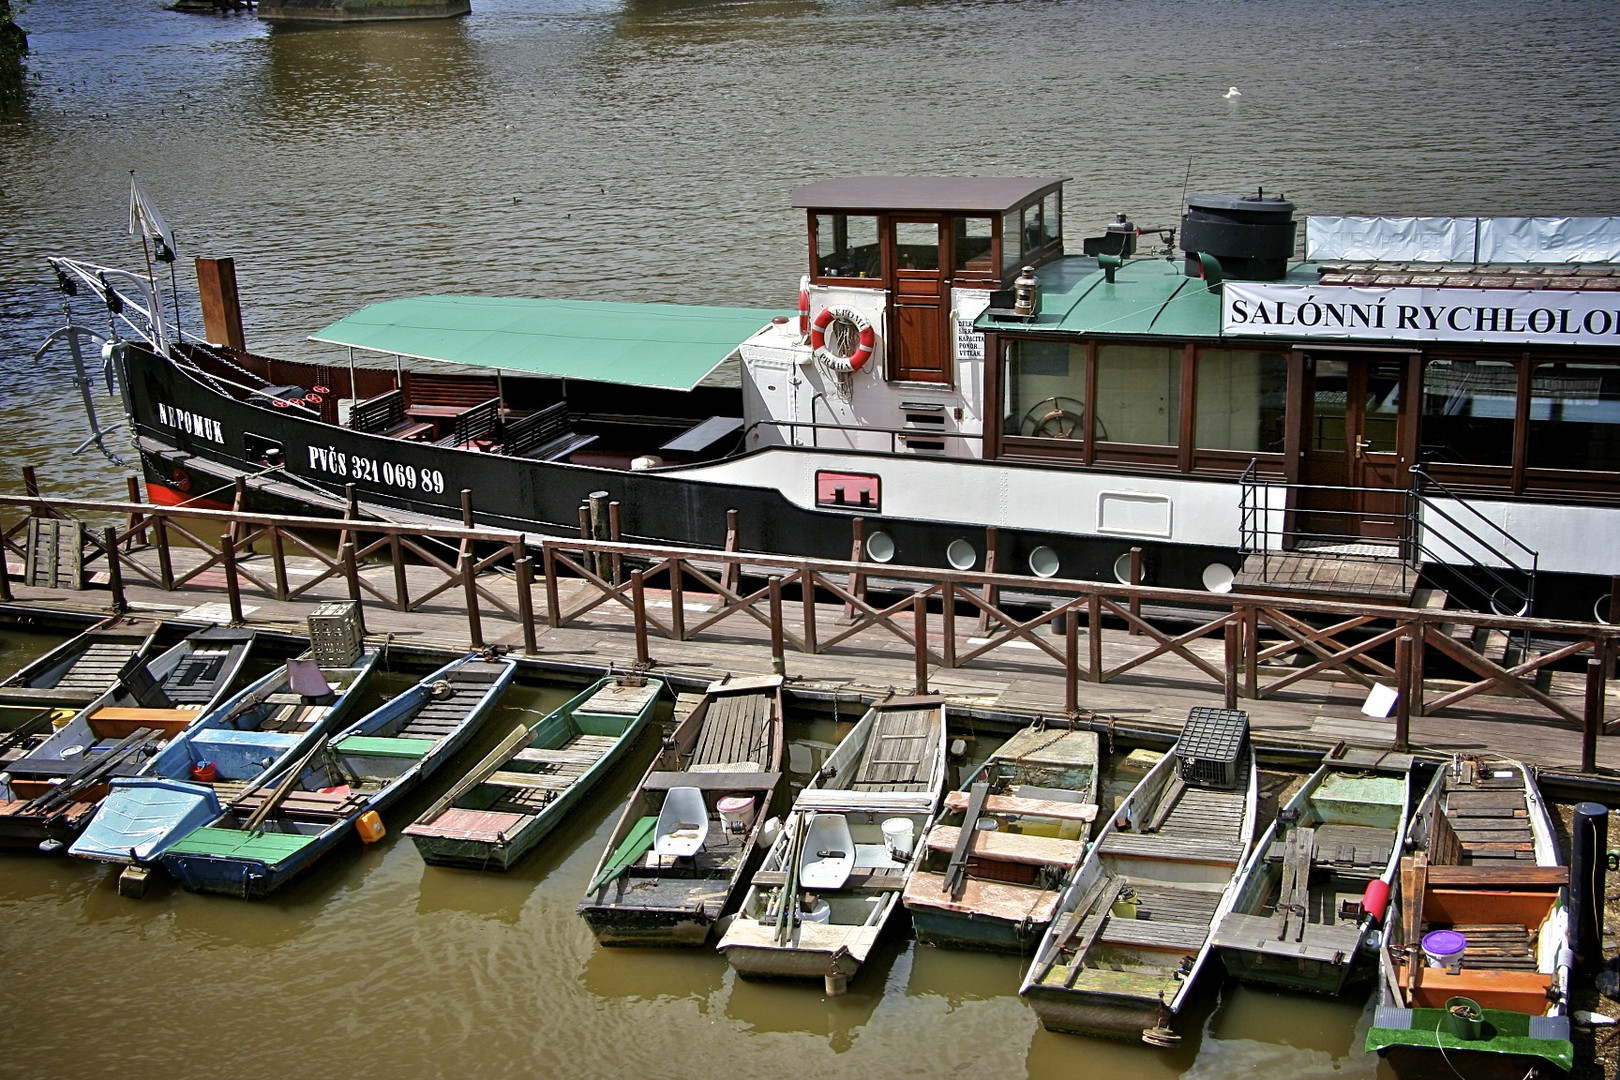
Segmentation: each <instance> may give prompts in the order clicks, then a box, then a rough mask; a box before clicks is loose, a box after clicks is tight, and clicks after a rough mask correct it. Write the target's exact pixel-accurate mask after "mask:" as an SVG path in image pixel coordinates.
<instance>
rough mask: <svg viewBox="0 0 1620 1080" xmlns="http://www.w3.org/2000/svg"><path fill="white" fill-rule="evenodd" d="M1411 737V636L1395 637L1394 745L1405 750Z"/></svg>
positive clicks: (1401, 750)
mask: <svg viewBox="0 0 1620 1080" xmlns="http://www.w3.org/2000/svg"><path fill="white" fill-rule="evenodd" d="M1411 737H1412V636H1411V635H1410V634H1402V635H1400V636H1399V637H1397V638H1396V639H1395V745H1394V749H1396V750H1398V751H1400V752H1401V753H1405V752H1406V748H1407V746H1408V745H1409V744H1410V741H1411Z"/></svg>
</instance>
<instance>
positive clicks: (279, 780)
mask: <svg viewBox="0 0 1620 1080" xmlns="http://www.w3.org/2000/svg"><path fill="white" fill-rule="evenodd" d="M516 670H517V663H516V662H515V661H513V660H509V659H504V658H493V659H492V658H487V657H485V656H483V655H481V654H478V653H473V654H470V655H468V656H465V657H462V658H461V659H459V660H455V661H452V662H451V663H449V664H446V665H445V666H444V667H442V668H440V669H439V670H437V671H435V672H433V674H431V675H429V676H427V677H426V678H424V679H423V680H422V681H421V682H419V683H417V684H416V685H415V686H413V687H411V688H410V689H409V690H407V691H405V692H404V693H403V694H400V695H399V696H398V697H396V698H394V699H393V700H392V701H389V702H388V703H387V704H385V705H383V706H382V707H381V708H379V709H377V710H375V711H373V712H372V713H370V714H369V715H367V716H366V717H364V718H363V719H361V720H360V721H358V722H357V723H355V724H352V725H351V726H349V727H348V728H346V729H344V730H343V731H341V732H339V733H338V734H336V735H334V736H332V737H331V738H329V739H327V738H320V739H317V740H316V741H315V744H314V745H313V746H311V747H310V749H309V750H308V751H306V752H305V753H304V754H302V755H301V756H299V757H298V758H297V759H296V760H294V761H292V762H290V763H289V764H288V765H287V766H286V767H284V768H283V769H281V770H279V771H278V772H276V773H274V774H272V775H269V776H267V777H265V778H264V781H263V782H262V783H260V784H259V785H258V786H257V787H256V788H255V789H254V790H253V791H250V792H246V793H244V794H242V795H239V796H237V797H236V798H234V799H232V800H231V801H230V803H229V804H227V805H226V807H225V811H224V813H222V814H221V815H220V816H219V817H218V818H217V819H215V820H214V821H212V822H210V823H209V824H208V825H205V826H203V827H202V828H200V829H195V830H193V831H192V832H191V833H189V834H188V835H186V836H185V837H183V838H182V839H180V840H179V841H177V842H176V843H174V844H173V845H172V846H170V848H169V849H168V850H167V851H165V852H164V853H163V855H162V857H161V858H162V862H163V868H164V869H165V870H166V871H168V873H169V875H170V876H171V877H173V878H174V879H175V880H176V881H178V882H180V884H181V885H183V886H185V887H186V888H187V889H190V890H192V891H194V892H212V893H222V894H224V895H227V896H241V897H253V898H257V897H263V896H268V895H269V894H270V893H272V892H274V891H275V890H277V889H279V888H280V887H281V886H283V885H285V884H286V883H287V882H288V881H290V880H292V879H293V878H294V877H296V876H297V875H298V874H300V873H302V872H303V871H305V870H307V869H309V868H310V867H311V866H313V865H314V864H315V863H316V862H317V861H318V860H320V859H321V858H322V857H323V856H325V855H326V854H328V853H329V852H331V851H332V850H333V849H335V848H336V847H337V846H338V845H339V844H340V843H341V842H342V841H343V840H344V839H346V838H347V837H348V836H349V835H350V834H351V833H353V832H356V831H358V828H357V827H366V828H370V829H372V830H378V826H379V825H380V820H379V819H378V818H377V817H376V816H374V815H380V814H382V813H383V812H384V811H386V810H387V809H388V807H389V806H391V805H393V803H394V802H396V801H397V800H398V799H400V798H401V797H402V796H404V795H405V794H406V793H407V792H409V791H411V790H412V789H413V788H415V787H416V786H417V785H418V784H420V783H421V782H422V781H424V780H426V779H427V778H428V777H429V776H431V775H432V774H433V773H434V772H436V771H437V770H438V769H439V768H440V767H442V766H443V765H444V763H445V762H447V761H449V760H450V758H452V757H453V756H455V753H456V752H457V751H458V750H460V749H461V748H462V747H463V746H464V745H465V744H466V743H467V741H468V740H469V739H470V738H471V737H472V735H473V733H474V732H475V731H476V730H477V728H478V725H479V724H480V723H481V722H482V721H483V719H484V718H485V717H486V716H488V715H489V713H490V712H491V710H493V709H494V707H495V704H496V702H497V701H499V700H500V697H501V695H502V694H503V693H504V692H505V691H506V688H507V686H509V685H510V684H511V681H512V677H513V675H514V673H515V672H516ZM378 832H380V830H378ZM377 834H378V833H377V832H374V833H373V835H372V837H371V838H373V839H374V838H375V836H376V835H377Z"/></svg>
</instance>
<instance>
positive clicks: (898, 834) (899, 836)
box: [883, 817, 917, 860]
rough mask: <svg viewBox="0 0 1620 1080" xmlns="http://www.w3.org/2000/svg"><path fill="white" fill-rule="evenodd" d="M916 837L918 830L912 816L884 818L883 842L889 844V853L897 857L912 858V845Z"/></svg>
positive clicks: (902, 858)
mask: <svg viewBox="0 0 1620 1080" xmlns="http://www.w3.org/2000/svg"><path fill="white" fill-rule="evenodd" d="M916 837H917V831H916V828H915V826H913V825H912V824H911V819H910V818H903V817H892V818H884V819H883V842H884V843H885V844H887V845H888V847H889V854H890V855H893V856H894V857H895V858H896V859H901V860H904V859H909V858H911V845H912V842H913V841H914V840H916Z"/></svg>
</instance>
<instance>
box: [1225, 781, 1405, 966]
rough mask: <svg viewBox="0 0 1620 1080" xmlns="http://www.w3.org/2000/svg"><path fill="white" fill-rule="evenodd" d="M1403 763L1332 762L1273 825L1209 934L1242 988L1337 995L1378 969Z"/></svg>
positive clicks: (1395, 856)
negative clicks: (1376, 947)
mask: <svg viewBox="0 0 1620 1080" xmlns="http://www.w3.org/2000/svg"><path fill="white" fill-rule="evenodd" d="M1411 788H1412V757H1411V755H1410V754H1391V753H1380V752H1377V751H1364V750H1350V751H1346V752H1345V753H1342V754H1340V755H1337V756H1332V757H1329V758H1328V759H1327V760H1326V761H1324V762H1323V763H1322V766H1321V768H1319V769H1317V770H1316V771H1315V772H1314V773H1312V774H1311V775H1310V777H1309V778H1308V779H1307V780H1306V781H1305V783H1304V785H1303V786H1302V787H1301V788H1300V789H1299V791H1298V792H1296V793H1295V794H1294V796H1293V798H1291V799H1290V800H1289V801H1288V805H1287V806H1285V807H1284V808H1283V810H1282V812H1281V813H1279V814H1278V815H1277V819H1276V820H1275V821H1273V822H1272V823H1271V826H1270V827H1269V828H1268V829H1267V830H1266V832H1265V835H1264V836H1262V837H1261V838H1260V842H1259V843H1257V844H1256V845H1255V849H1254V854H1253V856H1252V857H1251V858H1250V860H1249V863H1248V865H1247V866H1246V867H1245V868H1244V870H1243V875H1242V878H1241V880H1240V881H1239V884H1238V891H1237V897H1236V899H1235V900H1234V901H1233V904H1232V910H1231V911H1230V912H1228V913H1227V914H1226V916H1225V918H1223V919H1222V920H1221V922H1220V925H1219V926H1217V927H1216V929H1215V949H1216V951H1217V952H1218V953H1219V954H1220V957H1221V960H1222V962H1223V963H1225V965H1226V970H1227V973H1228V974H1229V975H1231V976H1233V977H1234V978H1236V979H1238V980H1239V981H1241V982H1246V983H1259V984H1263V985H1270V986H1281V987H1285V988H1288V989H1292V990H1306V991H1311V992H1314V993H1319V994H1338V993H1340V992H1342V991H1343V990H1344V989H1345V987H1346V986H1347V985H1348V984H1349V983H1350V982H1351V980H1352V979H1354V978H1359V977H1361V976H1364V975H1366V974H1369V973H1370V972H1371V971H1372V970H1373V969H1374V968H1375V967H1376V966H1377V965H1376V962H1375V957H1374V953H1373V952H1372V951H1371V950H1370V949H1368V948H1366V945H1367V942H1368V939H1369V935H1371V934H1372V933H1373V932H1374V930H1375V929H1376V928H1377V927H1378V925H1379V923H1380V921H1381V920H1382V918H1383V917H1384V914H1385V911H1386V910H1387V906H1388V899H1389V895H1390V891H1391V889H1392V886H1393V883H1394V879H1395V875H1396V873H1397V871H1398V869H1399V867H1400V859H1401V844H1402V843H1403V842H1404V841H1405V839H1406V825H1407V820H1408V814H1409V812H1410V807H1411V802H1412V790H1411Z"/></svg>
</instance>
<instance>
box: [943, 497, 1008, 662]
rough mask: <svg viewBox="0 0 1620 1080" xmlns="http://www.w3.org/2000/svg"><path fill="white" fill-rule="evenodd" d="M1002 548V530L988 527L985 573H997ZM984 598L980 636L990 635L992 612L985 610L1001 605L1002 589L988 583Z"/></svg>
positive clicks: (980, 610)
mask: <svg viewBox="0 0 1620 1080" xmlns="http://www.w3.org/2000/svg"><path fill="white" fill-rule="evenodd" d="M1000 546H1001V530H999V529H997V528H996V527H995V526H994V525H988V526H986V527H985V530H984V572H985V573H987V574H994V573H997V569H996V568H997V565H998V563H999V562H1000V560H999V559H998V558H997V557H996V549H997V548H999V547H1000ZM982 596H983V597H984V604H985V607H982V608H980V609H979V633H980V635H987V634H989V633H990V612H988V611H986V610H985V608H991V607H995V606H996V605H998V604H1000V603H1001V589H1000V588H999V587H997V586H995V585H991V584H988V583H987V584H986V585H985V586H984V590H983V592H982ZM947 666H949V667H955V666H956V665H955V664H954V663H951V664H948V665H947Z"/></svg>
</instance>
